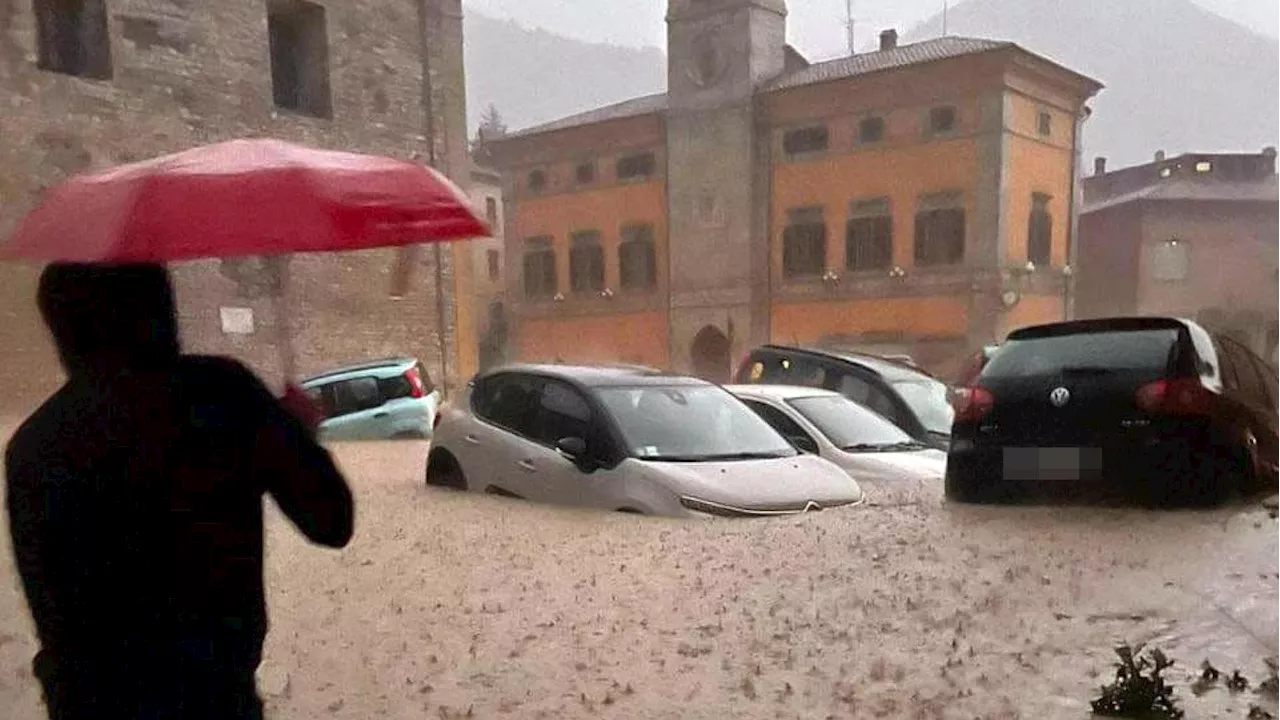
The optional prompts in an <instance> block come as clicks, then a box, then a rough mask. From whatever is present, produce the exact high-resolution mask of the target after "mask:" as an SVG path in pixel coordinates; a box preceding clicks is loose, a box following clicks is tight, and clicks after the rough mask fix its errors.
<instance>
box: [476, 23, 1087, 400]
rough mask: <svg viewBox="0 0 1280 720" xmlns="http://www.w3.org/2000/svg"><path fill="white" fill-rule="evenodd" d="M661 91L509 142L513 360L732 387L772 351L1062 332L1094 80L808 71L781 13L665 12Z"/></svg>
mask: <svg viewBox="0 0 1280 720" xmlns="http://www.w3.org/2000/svg"><path fill="white" fill-rule="evenodd" d="M667 22H668V45H669V47H668V57H669V67H668V92H667V93H665V94H662V95H655V96H648V97H642V98H637V99H634V100H630V101H627V102H624V103H620V104H617V105H612V106H609V107H605V108H601V109H599V110H595V111H591V112H587V113H583V114H580V115H576V116H573V117H569V118H565V119H563V120H559V121H556V122H552V123H548V124H546V125H542V126H538V127H535V128H530V129H528V130H524V131H521V132H517V133H514V134H512V135H509V136H507V137H506V138H504V139H502V140H501V141H499V142H497V143H495V144H494V145H493V150H492V151H493V156H494V159H495V162H497V163H498V165H499V166H500V168H501V169H502V171H503V185H504V187H503V199H504V205H505V209H506V227H505V231H506V241H505V243H506V253H505V257H506V258H507V277H508V278H509V279H510V282H509V285H508V292H507V297H508V309H509V311H510V313H511V321H510V328H511V336H510V343H511V345H512V347H511V348H510V352H509V353H508V355H512V356H515V357H519V358H521V359H526V360H563V361H621V362H639V363H645V364H652V365H657V366H662V367H669V368H672V369H676V370H680V371H685V372H695V373H698V374H700V375H703V376H706V377H710V378H713V379H722V378H724V377H725V376H726V375H727V373H728V371H729V368H730V367H731V364H732V362H733V360H734V359H735V358H737V357H739V356H740V355H741V354H742V353H744V352H746V351H747V350H748V349H749V348H750V347H751V346H753V345H756V344H760V343H764V342H784V343H793V344H806V345H825V346H838V347H861V348H869V349H878V350H882V351H888V350H892V351H894V352H907V353H911V354H913V355H915V357H916V358H917V360H919V361H921V362H922V363H924V364H926V365H934V366H935V367H939V368H940V369H941V368H943V367H945V366H946V365H947V364H948V363H949V362H951V361H953V360H957V359H959V358H961V357H963V356H964V355H965V354H966V353H967V352H969V351H970V350H971V349H972V348H973V347H974V346H977V345H980V344H983V343H988V342H991V341H992V340H995V339H998V338H1000V337H1002V336H1003V335H1004V334H1005V333H1006V332H1008V331H1009V330H1011V329H1013V328H1015V327H1018V326H1022V325H1026V324H1030V323H1035V322H1044V321H1052V320H1058V319H1061V318H1062V317H1063V316H1064V314H1065V313H1066V312H1067V308H1068V306H1069V304H1070V297H1069V295H1070V292H1071V286H1072V278H1071V272H1070V270H1069V266H1070V262H1071V257H1072V245H1073V243H1072V238H1073V235H1074V225H1075V223H1074V220H1073V218H1074V217H1075V216H1076V213H1077V210H1078V208H1077V204H1078V203H1077V202H1076V200H1075V198H1076V197H1077V188H1078V182H1077V176H1078V172H1077V168H1078V164H1079V163H1078V160H1079V152H1078V139H1079V135H1080V127H1081V123H1082V122H1083V120H1084V119H1085V118H1086V117H1087V115H1088V110H1087V108H1086V107H1085V103H1086V101H1087V100H1088V99H1089V98H1090V97H1092V96H1093V95H1094V94H1095V93H1097V92H1098V90H1099V89H1100V88H1101V85H1100V84H1098V83H1097V82H1095V81H1094V80H1091V79H1089V78H1086V77H1084V76H1082V75H1080V74H1078V73H1075V72H1072V71H1071V70H1068V69H1066V68H1064V67H1062V66H1060V65H1057V64H1055V63H1053V62H1051V61H1049V60H1047V59H1044V58H1042V57H1039V56H1037V55H1034V54H1032V53H1030V52H1027V51H1026V50H1023V49H1022V48H1020V47H1018V46H1016V45H1014V44H1012V43H1006V42H996V41H989V40H979V39H971V38H960V37H942V38H938V39H935V40H930V41H926V42H921V43H916V44H912V45H902V46H899V45H898V44H897V35H896V33H895V32H893V31H886V32H885V33H882V34H881V42H880V49H879V50H878V51H876V52H871V53H865V54H859V55H854V56H852V57H846V58H840V59H837V60H832V61H828V62H822V63H816V64H810V63H808V62H807V61H806V60H805V59H804V58H802V57H801V56H800V55H799V54H798V53H797V52H796V51H795V50H794V49H792V48H790V47H789V46H787V45H785V42H784V38H785V27H786V26H785V22H786V8H785V3H784V2H783V0H670V12H669V14H668V19H667Z"/></svg>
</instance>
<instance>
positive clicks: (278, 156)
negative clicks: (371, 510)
mask: <svg viewBox="0 0 1280 720" xmlns="http://www.w3.org/2000/svg"><path fill="white" fill-rule="evenodd" d="M489 235H490V229H489V226H488V224H487V223H486V222H485V221H484V220H483V219H482V218H481V217H480V216H478V215H477V214H476V212H475V210H474V209H473V207H472V205H471V202H470V200H468V199H467V197H466V196H465V195H464V194H463V193H462V191H461V190H459V189H458V187H457V186H455V185H454V184H453V183H451V182H449V180H448V179H447V178H445V177H444V176H443V175H441V174H439V173H437V172H436V171H435V170H432V169H431V168H429V167H426V166H423V165H418V164H415V163H411V162H405V161H401V160H394V159H391V158H384V157H375V156H371V155H358V154H355V153H346V152H334V151H329V150H316V149H312V148H306V147H302V146H298V145H292V144H290V143H286V142H282V141H279V140H270V139H259V140H232V141H230V142H224V143H219V144H216V145H208V146H204V147H198V148H194V149H191V150H187V151H184V152H180V153H176V154H173V155H166V156H163V157H158V158H154V159H152V160H145V161H142V162H138V163H133V164H130V165H121V166H119V167H115V168H112V169H109V170H104V171H101V172H95V173H87V174H83V175H78V176H76V177H73V178H70V179H68V180H66V181H64V182H62V183H60V184H58V185H55V186H53V187H51V188H50V189H49V190H48V191H47V192H46V193H45V195H44V198H43V199H42V201H41V203H40V205H39V206H37V207H36V208H35V209H34V210H32V211H31V212H30V213H28V214H27V216H26V217H25V218H23V220H22V222H21V223H19V225H18V228H17V230H16V232H15V233H14V234H13V236H12V237H11V238H10V239H9V240H8V242H6V243H4V244H3V245H0V259H8V260H31V261H37V262H56V261H65V262H96V263H157V264H161V263H168V262H174V261H179V260H195V259H201V258H231V257H245V256H266V255H284V254H289V253H296V252H340V251H349V250H364V249H369V248H376V247H393V246H404V245H416V244H421V243H429V242H441V241H448V240H461V239H466V238H475V237H487V236H489ZM280 295H281V297H280V298H279V302H280V311H281V313H282V314H283V313H285V312H286V309H285V308H284V305H283V303H284V299H283V293H281V294H280ZM280 325H281V330H282V337H281V352H282V360H283V365H284V370H285V376H286V380H288V381H292V380H293V375H294V360H293V351H292V344H291V342H290V340H289V337H288V335H287V325H288V323H280Z"/></svg>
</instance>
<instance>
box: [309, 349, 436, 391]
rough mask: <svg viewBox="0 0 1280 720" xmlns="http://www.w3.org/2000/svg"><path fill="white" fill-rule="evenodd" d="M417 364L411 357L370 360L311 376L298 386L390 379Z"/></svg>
mask: <svg viewBox="0 0 1280 720" xmlns="http://www.w3.org/2000/svg"><path fill="white" fill-rule="evenodd" d="M417 364H418V360H417V359H416V358H411V357H403V358H388V359H386V360H372V361H369V362H365V363H360V364H358V365H346V366H344V367H340V368H336V369H334V370H330V371H328V372H325V373H321V374H319V375H313V376H312V377H309V378H307V379H306V380H303V381H302V382H301V383H300V384H301V385H302V387H304V388H305V387H310V386H312V385H319V384H323V383H327V382H336V381H339V380H346V379H348V378H351V377H358V376H361V375H381V376H384V377H391V376H394V375H399V374H401V373H403V372H404V371H406V370H408V369H409V368H411V367H413V366H415V365H417Z"/></svg>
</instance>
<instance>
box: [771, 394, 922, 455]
mask: <svg viewBox="0 0 1280 720" xmlns="http://www.w3.org/2000/svg"><path fill="white" fill-rule="evenodd" d="M787 404H788V405H790V406H791V407H793V408H795V410H796V412H798V413H800V414H801V415H803V416H804V418H805V419H806V420H808V421H809V422H811V423H813V426H814V427H816V428H818V431H819V432H821V433H822V434H823V435H825V436H826V438H827V439H828V440H830V441H831V444H832V445H835V446H836V447H838V448H840V449H841V450H849V451H855V452H857V451H863V450H886V449H901V450H909V449H913V448H917V447H919V443H917V442H915V441H914V440H912V439H911V436H910V435H908V434H906V433H905V432H903V431H902V430H901V429H900V428H898V426H897V425H894V424H893V423H891V422H889V421H888V420H886V419H884V418H883V417H881V416H880V415H879V414H878V413H876V412H874V411H872V410H869V409H867V408H865V407H863V406H861V405H859V404H858V403H856V402H854V401H852V400H850V399H849V398H847V397H845V396H843V395H819V396H816V397H801V398H792V399H790V400H787Z"/></svg>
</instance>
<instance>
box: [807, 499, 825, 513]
mask: <svg viewBox="0 0 1280 720" xmlns="http://www.w3.org/2000/svg"><path fill="white" fill-rule="evenodd" d="M821 509H822V506H821V505H819V504H818V503H816V502H814V501H812V500H810V501H809V502H807V503H805V506H804V511H805V512H816V511H818V510H821Z"/></svg>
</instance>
